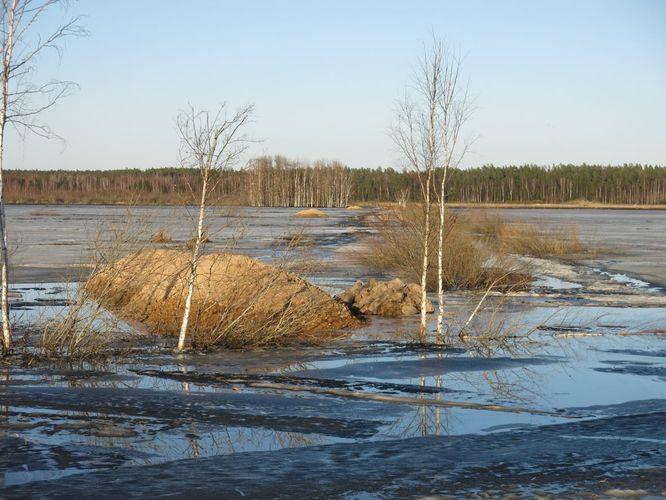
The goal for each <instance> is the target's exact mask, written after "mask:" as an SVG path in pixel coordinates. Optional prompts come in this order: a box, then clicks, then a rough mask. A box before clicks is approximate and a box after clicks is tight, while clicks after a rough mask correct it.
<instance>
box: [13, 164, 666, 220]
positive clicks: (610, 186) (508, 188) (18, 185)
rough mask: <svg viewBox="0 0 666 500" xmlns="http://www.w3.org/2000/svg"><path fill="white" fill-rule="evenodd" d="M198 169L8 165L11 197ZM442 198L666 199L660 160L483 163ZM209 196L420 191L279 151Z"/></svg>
mask: <svg viewBox="0 0 666 500" xmlns="http://www.w3.org/2000/svg"><path fill="white" fill-rule="evenodd" d="M199 184H200V176H199V174H198V172H197V171H196V170H188V169H182V168H155V169H148V170H138V169H125V170H106V171H100V170H86V171H67V170H58V171H39V170H8V171H7V172H6V178H5V190H6V191H5V195H6V200H7V202H9V203H140V204H158V203H159V204H188V203H193V202H195V201H196V197H195V196H194V194H193V193H197V192H200V188H201V186H200V185H199ZM447 186H448V187H447V199H448V201H449V202H454V203H456V202H457V203H568V202H573V201H587V202H592V203H606V204H650V205H653V204H665V203H666V167H661V166H644V165H623V166H602V165H557V166H551V167H540V166H536V165H521V166H507V167H496V166H493V165H487V166H483V167H478V168H470V169H464V170H463V169H454V170H452V171H450V172H449V180H448V184H447ZM211 199H212V200H214V202H215V203H220V204H241V205H251V206H259V207H261V206H285V207H328V208H332V207H344V206H347V205H348V204H350V203H354V202H395V201H417V200H419V199H420V187H419V182H418V177H417V175H416V174H415V173H414V172H403V171H398V170H395V169H392V168H375V169H369V168H359V169H352V168H348V167H345V166H344V165H342V164H341V163H339V162H324V161H320V162H314V163H306V162H299V161H294V160H289V159H287V158H284V157H282V156H275V157H261V158H257V159H254V160H252V161H251V162H249V163H248V166H247V167H246V168H245V169H242V170H229V171H223V172H220V173H219V174H218V175H217V177H216V178H215V180H214V189H213V190H212V197H211Z"/></svg>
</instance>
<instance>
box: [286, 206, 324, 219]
mask: <svg viewBox="0 0 666 500" xmlns="http://www.w3.org/2000/svg"><path fill="white" fill-rule="evenodd" d="M294 217H328V214H327V213H326V212H322V211H321V210H319V209H317V208H308V209H306V210H301V211H300V212H296V213H295V214H294Z"/></svg>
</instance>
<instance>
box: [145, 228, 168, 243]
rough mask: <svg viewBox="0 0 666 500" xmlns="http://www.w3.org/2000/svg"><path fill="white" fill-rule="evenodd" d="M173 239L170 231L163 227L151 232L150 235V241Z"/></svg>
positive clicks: (157, 241) (162, 241)
mask: <svg viewBox="0 0 666 500" xmlns="http://www.w3.org/2000/svg"><path fill="white" fill-rule="evenodd" d="M172 241H173V236H171V233H169V232H168V231H166V230H165V229H160V230H159V231H157V232H155V233H153V234H152V236H151V237H150V242H151V243H171V242H172Z"/></svg>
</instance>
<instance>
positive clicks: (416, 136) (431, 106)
mask: <svg viewBox="0 0 666 500" xmlns="http://www.w3.org/2000/svg"><path fill="white" fill-rule="evenodd" d="M440 49H441V47H438V46H435V47H434V48H433V50H432V51H427V50H426V51H424V54H423V58H422V60H421V63H420V65H419V68H418V71H417V74H416V78H415V81H414V84H413V85H412V86H411V87H408V90H407V93H406V95H405V97H404V99H403V100H402V101H401V102H399V103H398V113H397V115H398V116H397V121H396V123H395V125H394V126H393V128H392V131H391V135H392V138H393V141H394V142H395V144H396V146H397V147H398V149H399V150H400V152H401V153H402V155H403V157H404V159H405V161H406V162H407V166H408V167H409V168H410V169H412V170H414V171H415V172H416V174H417V176H418V179H419V184H420V187H421V195H422V196H423V218H424V227H423V240H422V242H421V245H422V247H423V261H422V270H421V326H420V329H419V336H420V338H421V341H425V340H426V336H427V328H428V320H427V316H426V304H427V301H428V297H427V290H426V286H427V276H428V267H429V258H430V256H429V247H430V237H431V234H430V216H431V212H432V209H431V203H432V191H433V177H434V175H435V169H436V168H437V165H438V163H439V159H440V153H441V143H440V140H439V139H440V136H441V133H440V126H441V123H440V120H439V113H440V106H439V102H440V100H441V95H440V92H441V85H440V81H439V79H440V78H441V75H442V59H443V54H442V51H441V50H440Z"/></svg>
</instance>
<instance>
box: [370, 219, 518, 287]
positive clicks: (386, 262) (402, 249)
mask: <svg viewBox="0 0 666 500" xmlns="http://www.w3.org/2000/svg"><path fill="white" fill-rule="evenodd" d="M433 219H436V218H431V221H432V228H431V241H430V242H429V245H430V249H429V253H430V256H431V258H430V265H429V268H428V282H427V283H428V284H427V287H428V289H429V290H435V289H436V288H437V236H438V228H437V226H436V224H437V223H438V220H433ZM465 222H466V221H465V219H464V217H461V216H459V215H457V214H455V213H451V212H449V215H448V216H447V225H446V231H445V236H444V239H445V241H444V269H443V275H444V280H443V281H444V288H445V289H450V290H451V289H455V290H475V289H486V288H488V287H489V286H490V285H491V284H493V288H494V289H495V290H509V289H514V290H515V289H524V288H526V287H527V286H528V284H529V282H530V279H531V277H530V275H529V273H528V272H527V270H525V269H523V268H522V267H521V266H520V265H519V264H518V263H517V262H516V261H515V259H512V258H511V257H510V256H509V255H506V254H503V253H500V252H497V251H494V250H493V249H492V248H491V247H490V246H488V245H486V244H484V243H483V242H482V241H480V239H479V238H478V237H476V236H475V235H474V233H473V232H472V231H470V229H469V227H468V226H467V225H466V223H465ZM378 224H379V232H378V235H377V237H375V238H373V239H372V240H370V243H369V247H368V249H367V251H366V252H363V253H362V254H361V255H360V259H361V261H362V262H363V263H364V264H365V265H367V266H368V267H369V268H370V269H372V270H374V271H375V272H379V273H390V274H394V275H396V276H399V277H400V278H402V279H404V280H407V281H411V282H417V283H418V282H420V280H421V266H422V262H423V244H422V234H423V226H424V216H423V211H422V209H421V208H419V207H417V206H411V207H407V208H405V209H399V210H395V211H393V212H391V213H390V214H388V215H386V214H385V215H384V216H382V217H381V218H380V219H378Z"/></svg>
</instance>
